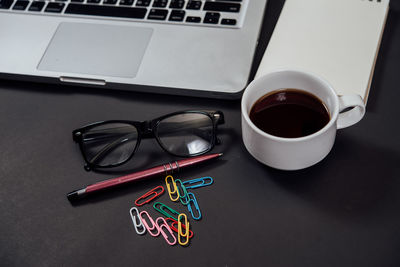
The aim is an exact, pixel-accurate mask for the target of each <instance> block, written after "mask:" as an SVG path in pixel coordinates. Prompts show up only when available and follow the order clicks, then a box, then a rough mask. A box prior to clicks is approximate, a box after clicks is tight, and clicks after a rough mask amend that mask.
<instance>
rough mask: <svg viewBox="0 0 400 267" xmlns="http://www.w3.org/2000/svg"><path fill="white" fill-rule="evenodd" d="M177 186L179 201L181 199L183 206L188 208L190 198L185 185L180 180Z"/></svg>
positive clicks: (177, 181) (177, 180) (176, 182)
mask: <svg viewBox="0 0 400 267" xmlns="http://www.w3.org/2000/svg"><path fill="white" fill-rule="evenodd" d="M175 184H176V187H177V191H178V195H179V199H180V201H181V203H182V205H185V206H186V205H187V204H189V197H188V195H187V194H188V193H187V190H186V187H185V186H184V185H183V183H182V181H181V180H180V179H176V180H175ZM178 184H179V185H178ZM180 188H182V192H181V190H179V189H180Z"/></svg>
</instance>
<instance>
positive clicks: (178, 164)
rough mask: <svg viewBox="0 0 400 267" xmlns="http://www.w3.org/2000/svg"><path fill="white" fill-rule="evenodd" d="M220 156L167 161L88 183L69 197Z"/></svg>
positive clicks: (72, 197)
mask: <svg viewBox="0 0 400 267" xmlns="http://www.w3.org/2000/svg"><path fill="white" fill-rule="evenodd" d="M220 156H222V153H216V154H209V155H203V156H197V157H193V158H188V159H183V160H178V161H174V162H170V163H165V164H162V165H160V166H157V167H153V168H150V169H147V170H144V171H139V172H135V173H131V174H128V175H125V176H121V177H117V178H112V179H108V180H104V181H101V182H98V183H95V184H91V185H88V186H86V187H85V188H82V189H78V190H74V191H72V192H70V193H68V194H67V198H68V200H69V201H73V200H76V199H79V198H81V197H83V196H85V195H87V194H89V193H92V192H97V191H100V190H104V189H107V188H111V187H114V186H118V185H122V184H126V183H130V182H134V181H139V180H143V179H147V178H150V177H153V176H156V175H158V174H162V173H165V174H168V172H170V173H173V172H174V171H179V170H180V169H183V168H185V167H189V166H193V165H196V164H198V163H201V162H204V161H206V160H209V159H214V158H219V157H220Z"/></svg>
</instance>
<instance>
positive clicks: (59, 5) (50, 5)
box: [44, 2, 65, 13]
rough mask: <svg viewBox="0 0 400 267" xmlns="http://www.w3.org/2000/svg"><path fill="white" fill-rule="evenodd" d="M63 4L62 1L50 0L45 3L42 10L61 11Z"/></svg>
mask: <svg viewBox="0 0 400 267" xmlns="http://www.w3.org/2000/svg"><path fill="white" fill-rule="evenodd" d="M64 6H65V4H64V3H56V2H51V3H48V4H47V6H46V9H45V10H44V12H50V13H61V11H62V10H63V9H64Z"/></svg>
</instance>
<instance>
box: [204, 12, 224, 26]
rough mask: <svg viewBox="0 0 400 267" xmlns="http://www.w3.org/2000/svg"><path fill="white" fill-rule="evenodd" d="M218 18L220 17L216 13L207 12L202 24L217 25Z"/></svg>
mask: <svg viewBox="0 0 400 267" xmlns="http://www.w3.org/2000/svg"><path fill="white" fill-rule="evenodd" d="M220 16H221V15H220V14H219V13H216V12H207V13H206V16H205V17H204V21H203V22H204V23H207V24H218V22H219V17H220Z"/></svg>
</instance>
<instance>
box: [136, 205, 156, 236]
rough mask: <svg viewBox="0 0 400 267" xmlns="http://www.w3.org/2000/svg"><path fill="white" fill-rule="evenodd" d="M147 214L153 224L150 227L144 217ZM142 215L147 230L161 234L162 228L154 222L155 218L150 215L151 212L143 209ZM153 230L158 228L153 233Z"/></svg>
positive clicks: (151, 233) (150, 232)
mask: <svg viewBox="0 0 400 267" xmlns="http://www.w3.org/2000/svg"><path fill="white" fill-rule="evenodd" d="M144 214H146V216H147V217H148V218H149V221H150V222H151V224H152V226H151V227H150V226H149V225H148V224H147V222H146V220H145V219H144V217H143V215H144ZM139 215H140V217H141V218H142V222H143V224H144V226H145V227H146V229H147V231H149V234H150V235H152V236H154V237H156V236H158V235H159V234H160V228H158V226H157V224H156V223H155V222H154V220H153V218H151V217H150V214H149V213H148V212H147V211H141V212H140V213H139ZM153 230H157V233H153V232H152V231H153Z"/></svg>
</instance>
